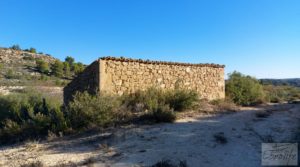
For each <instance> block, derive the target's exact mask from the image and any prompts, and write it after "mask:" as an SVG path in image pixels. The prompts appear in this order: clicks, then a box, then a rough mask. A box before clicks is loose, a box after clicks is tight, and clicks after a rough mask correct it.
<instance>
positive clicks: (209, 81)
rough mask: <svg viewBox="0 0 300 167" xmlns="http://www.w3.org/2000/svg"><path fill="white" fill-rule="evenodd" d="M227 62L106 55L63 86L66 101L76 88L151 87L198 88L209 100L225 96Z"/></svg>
mask: <svg viewBox="0 0 300 167" xmlns="http://www.w3.org/2000/svg"><path fill="white" fill-rule="evenodd" d="M224 67H225V66H224V65H218V64H189V63H176V62H162V61H149V60H146V61H145V60H140V59H138V60H137V59H126V58H115V57H103V58H100V59H98V60H96V61H94V62H93V63H92V64H91V65H89V66H88V67H87V68H86V69H85V70H84V71H83V72H82V73H81V74H80V75H78V77H76V78H74V80H73V81H72V82H70V83H69V84H68V85H67V86H66V87H65V88H64V101H65V103H68V102H69V101H70V100H72V97H73V95H74V94H75V92H76V91H80V92H82V91H88V92H89V93H92V94H95V93H97V92H99V91H106V92H110V93H113V94H119V95H122V94H123V93H125V92H128V93H132V92H134V91H136V90H144V89H147V88H149V87H152V86H154V87H159V88H163V89H174V88H175V87H181V88H186V89H194V90H196V91H197V92H198V93H199V95H200V97H201V98H206V99H209V100H213V99H220V98H224V97H225V80H224Z"/></svg>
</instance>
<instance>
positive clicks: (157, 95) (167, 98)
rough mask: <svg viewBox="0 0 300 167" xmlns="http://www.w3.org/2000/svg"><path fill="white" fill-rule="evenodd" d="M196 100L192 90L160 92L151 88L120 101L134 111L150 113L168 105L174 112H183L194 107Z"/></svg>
mask: <svg viewBox="0 0 300 167" xmlns="http://www.w3.org/2000/svg"><path fill="white" fill-rule="evenodd" d="M198 100H199V99H198V94H197V93H196V92H195V91H193V90H186V89H174V90H162V89H158V88H153V87H152V88H149V89H147V90H145V91H141V90H140V91H137V92H135V93H132V94H127V95H124V96H123V100H122V101H123V103H124V104H126V105H127V107H129V108H130V109H132V110H134V111H140V110H141V108H142V109H146V110H150V111H151V110H153V109H155V108H157V106H158V105H163V106H164V105H168V106H169V107H170V108H171V109H173V110H174V111H183V110H186V109H190V108H192V107H193V106H195V104H196V102H198Z"/></svg>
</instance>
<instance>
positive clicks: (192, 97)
mask: <svg viewBox="0 0 300 167" xmlns="http://www.w3.org/2000/svg"><path fill="white" fill-rule="evenodd" d="M198 100H199V98H198V94H197V92H196V91H194V90H185V89H175V90H169V91H167V92H166V104H169V105H170V107H171V108H173V109H174V110H175V111H183V110H187V109H191V108H192V107H193V106H195V103H196V102H198Z"/></svg>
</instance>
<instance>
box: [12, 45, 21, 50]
mask: <svg viewBox="0 0 300 167" xmlns="http://www.w3.org/2000/svg"><path fill="white" fill-rule="evenodd" d="M10 49H13V50H21V48H20V46H19V45H13V46H11V47H10Z"/></svg>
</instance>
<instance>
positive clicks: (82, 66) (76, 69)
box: [72, 63, 85, 75]
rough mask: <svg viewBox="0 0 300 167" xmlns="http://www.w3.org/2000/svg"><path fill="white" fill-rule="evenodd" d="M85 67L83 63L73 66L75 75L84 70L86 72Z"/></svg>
mask: <svg viewBox="0 0 300 167" xmlns="http://www.w3.org/2000/svg"><path fill="white" fill-rule="evenodd" d="M84 68H85V67H84V65H83V64H82V63H74V64H73V68H72V71H74V73H75V74H76V75H78V74H80V73H81V72H82V71H83V70H84Z"/></svg>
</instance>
